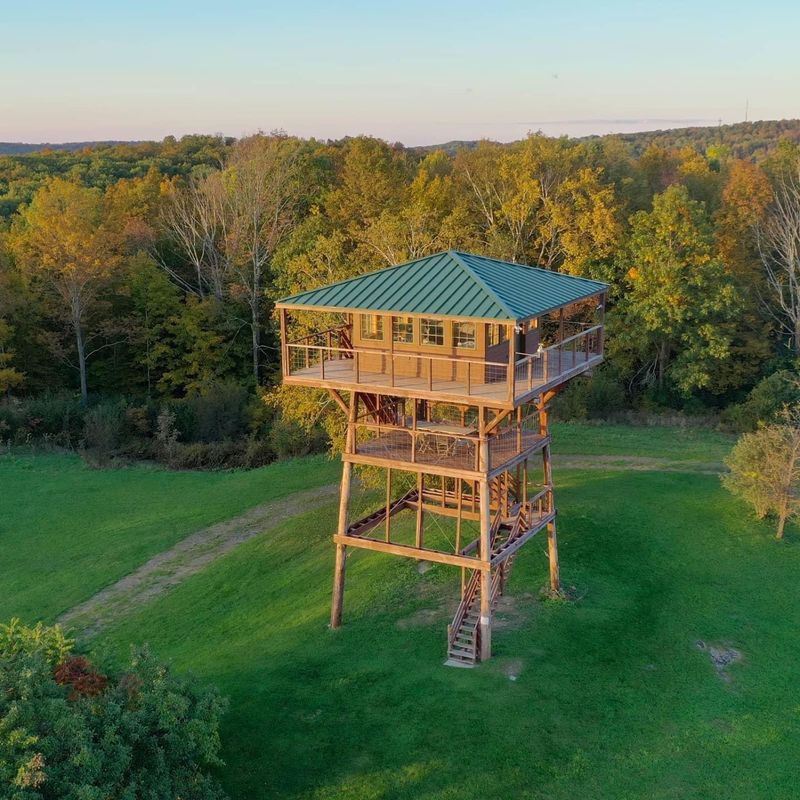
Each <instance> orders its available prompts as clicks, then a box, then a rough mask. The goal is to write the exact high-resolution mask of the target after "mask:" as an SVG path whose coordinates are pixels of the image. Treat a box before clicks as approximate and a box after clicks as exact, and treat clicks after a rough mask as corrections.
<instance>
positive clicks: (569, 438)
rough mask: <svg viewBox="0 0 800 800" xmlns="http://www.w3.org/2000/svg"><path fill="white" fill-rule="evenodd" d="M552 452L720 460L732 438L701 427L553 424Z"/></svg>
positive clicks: (728, 447) (698, 460) (727, 450)
mask: <svg viewBox="0 0 800 800" xmlns="http://www.w3.org/2000/svg"><path fill="white" fill-rule="evenodd" d="M550 429H551V431H552V434H553V452H554V453H556V454H561V455H587V456H633V455H635V456H642V457H650V458H668V459H673V460H675V461H695V462H705V463H713V462H719V461H722V459H723V458H724V457H725V456H726V455H727V454H728V453H729V452H730V449H731V447H732V446H733V444H734V442H735V441H736V437H735V436H731V435H730V434H726V433H719V432H717V431H712V430H707V429H705V428H676V427H666V426H652V427H650V426H632V425H608V424H606V423H603V424H589V423H585V424H580V423H572V422H570V423H564V422H556V423H553V424H552V425H551V426H550Z"/></svg>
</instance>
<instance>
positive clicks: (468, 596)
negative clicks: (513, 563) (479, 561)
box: [448, 509, 503, 645]
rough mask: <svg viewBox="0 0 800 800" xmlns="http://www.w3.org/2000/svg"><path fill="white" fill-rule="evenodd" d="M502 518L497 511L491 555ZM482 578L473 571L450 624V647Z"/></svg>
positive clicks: (492, 534) (478, 571)
mask: <svg viewBox="0 0 800 800" xmlns="http://www.w3.org/2000/svg"><path fill="white" fill-rule="evenodd" d="M502 519H503V518H502V516H501V513H500V509H497V512H496V513H495V516H494V520H493V521H492V527H491V529H490V534H489V552H490V553H491V550H492V547H493V546H494V540H495V538H496V537H497V532H498V531H499V530H500V523H501V522H502ZM480 578H481V571H480V570H479V569H474V570H472V575H471V576H470V579H469V581H467V585H466V586H465V587H464V594H463V595H462V597H461V602H460V603H459V604H458V608H457V609H456V613H455V615H454V616H453V621H452V622H451V623H450V635H449V637H448V645H452V644H453V642H454V641H455V638H456V636H457V635H458V632H459V630H460V629H461V625H462V623H463V622H464V617H465V616H466V615H467V610H468V609H469V607H470V606H471V605H472V601H473V600H474V599H475V594H476V592H477V591H478V587H479V586H480Z"/></svg>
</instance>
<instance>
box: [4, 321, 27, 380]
mask: <svg viewBox="0 0 800 800" xmlns="http://www.w3.org/2000/svg"><path fill="white" fill-rule="evenodd" d="M10 339H11V326H10V325H9V324H8V323H7V322H6V321H5V320H4V319H3V318H2V317H0V394H8V393H9V392H10V391H11V389H13V388H15V387H17V386H19V385H20V384H21V383H22V381H23V380H24V379H25V376H24V375H23V373H21V372H20V371H19V370H18V369H16V367H14V351H13V350H11V349H10V348H9V347H8V342H9V340H10Z"/></svg>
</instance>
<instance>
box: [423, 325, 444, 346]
mask: <svg viewBox="0 0 800 800" xmlns="http://www.w3.org/2000/svg"><path fill="white" fill-rule="evenodd" d="M420 331H421V333H422V344H431V345H436V346H438V347H441V346H442V345H443V344H444V321H443V320H441V319H422V320H420Z"/></svg>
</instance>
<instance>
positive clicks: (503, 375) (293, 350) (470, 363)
mask: <svg viewBox="0 0 800 800" xmlns="http://www.w3.org/2000/svg"><path fill="white" fill-rule="evenodd" d="M286 349H287V355H288V361H289V365H288V374H289V375H295V374H297V373H300V372H302V371H303V370H308V369H309V368H311V367H316V368H318V370H319V377H320V379H321V380H326V379H334V378H335V377H337V376H338V377H339V378H342V376H343V375H346V379H347V380H350V381H352V382H353V383H356V384H377V385H380V386H387V387H392V388H395V387H409V388H419V389H423V390H427V391H429V392H442V393H443V394H448V393H449V394H458V395H467V396H480V395H482V394H485V392H486V387H487V386H503V385H504V384H506V383H507V381H508V375H509V368H508V364H502V363H499V362H494V361H481V360H478V359H471V358H448V357H447V356H436V355H423V354H419V353H397V352H395V353H393V352H391V351H388V350H377V349H372V348H366V347H359V348H343V347H337V346H330V345H320V344H315V343H307V342H291V343H290V344H287V345H286ZM344 360H347V361H348V363H347V365H344V364H339V363H338V362H341V361H344ZM343 367H346V372H343V370H342V368H343Z"/></svg>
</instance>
